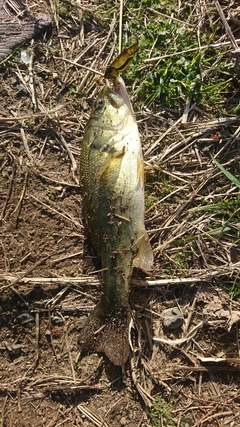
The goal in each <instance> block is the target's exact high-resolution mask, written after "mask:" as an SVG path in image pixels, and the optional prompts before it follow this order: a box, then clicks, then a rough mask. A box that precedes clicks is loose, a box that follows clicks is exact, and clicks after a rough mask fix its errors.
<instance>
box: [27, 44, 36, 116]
mask: <svg viewBox="0 0 240 427" xmlns="http://www.w3.org/2000/svg"><path fill="white" fill-rule="evenodd" d="M33 60H34V53H33V52H31V55H30V61H29V66H28V70H29V86H30V91H31V95H32V103H33V109H34V111H38V100H37V91H36V85H35V81H34V72H33Z"/></svg>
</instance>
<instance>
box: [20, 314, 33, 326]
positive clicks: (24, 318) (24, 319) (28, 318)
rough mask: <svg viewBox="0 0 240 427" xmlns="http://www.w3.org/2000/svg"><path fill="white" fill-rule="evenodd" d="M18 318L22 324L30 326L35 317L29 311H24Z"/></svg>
mask: <svg viewBox="0 0 240 427" xmlns="http://www.w3.org/2000/svg"><path fill="white" fill-rule="evenodd" d="M17 320H18V322H19V323H21V325H23V326H28V324H29V323H33V322H34V317H33V316H32V315H31V314H29V313H22V314H20V315H19V316H17Z"/></svg>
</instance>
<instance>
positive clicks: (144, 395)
mask: <svg viewBox="0 0 240 427" xmlns="http://www.w3.org/2000/svg"><path fill="white" fill-rule="evenodd" d="M130 364H131V375H132V380H133V383H134V385H135V387H136V389H137V391H138V393H139V394H140V396H141V398H142V400H143V401H144V403H145V405H146V406H147V407H148V408H151V406H152V404H153V402H154V401H155V400H154V398H153V397H152V396H150V394H148V392H147V391H146V390H144V388H143V387H142V386H141V384H140V383H139V381H138V379H137V376H136V373H135V370H136V368H135V366H134V364H133V358H131V360H130Z"/></svg>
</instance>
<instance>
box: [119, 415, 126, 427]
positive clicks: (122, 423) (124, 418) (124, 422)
mask: <svg viewBox="0 0 240 427" xmlns="http://www.w3.org/2000/svg"><path fill="white" fill-rule="evenodd" d="M120 425H121V426H126V425H127V419H126V417H122V418H121V420H120Z"/></svg>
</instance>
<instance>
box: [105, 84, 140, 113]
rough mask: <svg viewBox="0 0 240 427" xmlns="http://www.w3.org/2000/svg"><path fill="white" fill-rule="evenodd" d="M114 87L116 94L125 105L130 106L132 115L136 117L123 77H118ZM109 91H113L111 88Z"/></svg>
mask: <svg viewBox="0 0 240 427" xmlns="http://www.w3.org/2000/svg"><path fill="white" fill-rule="evenodd" d="M113 87H114V90H115V92H116V93H117V94H118V95H120V96H121V97H122V98H123V100H124V103H125V104H126V105H127V106H128V108H129V110H130V111H131V113H132V115H134V113H133V109H132V104H131V101H130V99H129V96H128V93H127V89H126V86H125V83H124V80H123V79H122V77H120V76H117V77H116V79H115V80H114V81H113ZM109 89H110V90H111V88H110V86H109Z"/></svg>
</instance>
